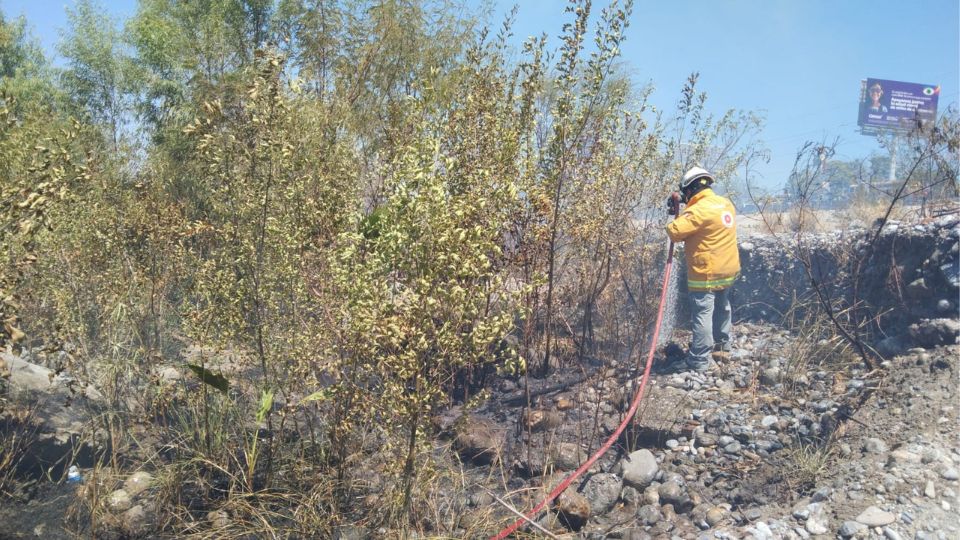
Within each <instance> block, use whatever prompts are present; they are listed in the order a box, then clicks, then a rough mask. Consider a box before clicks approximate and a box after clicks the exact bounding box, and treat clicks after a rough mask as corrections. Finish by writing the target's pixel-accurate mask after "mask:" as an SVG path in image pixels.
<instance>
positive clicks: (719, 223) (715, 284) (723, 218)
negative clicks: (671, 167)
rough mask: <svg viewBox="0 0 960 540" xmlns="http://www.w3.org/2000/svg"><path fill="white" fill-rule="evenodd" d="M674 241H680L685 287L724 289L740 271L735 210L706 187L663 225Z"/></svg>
mask: <svg viewBox="0 0 960 540" xmlns="http://www.w3.org/2000/svg"><path fill="white" fill-rule="evenodd" d="M667 234H668V235H669V236H670V239H671V240H673V241H674V242H681V241H682V242H684V251H685V257H686V260H687V288H688V289H689V290H691V291H715V290H718V289H726V288H727V287H729V286H730V285H733V282H734V281H736V279H737V276H738V275H739V274H740V252H739V251H738V250H737V210H736V209H735V208H734V207H733V204H732V203H731V202H730V201H729V200H728V199H727V198H725V197H721V196H719V195H717V194H716V193H714V192H713V190H712V189H710V188H707V189H704V190H703V191H701V192H700V193H697V194H696V195H694V196H693V198H692V199H690V202H689V203H688V204H687V207H686V208H685V209H684V210H683V212H682V213H681V214H680V215H679V216H677V219H675V220H673V221H672V222H670V223H669V224H668V225H667Z"/></svg>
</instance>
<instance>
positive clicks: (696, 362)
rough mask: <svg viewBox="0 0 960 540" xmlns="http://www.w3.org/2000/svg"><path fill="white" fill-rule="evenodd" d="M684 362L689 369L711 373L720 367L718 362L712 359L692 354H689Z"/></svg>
mask: <svg viewBox="0 0 960 540" xmlns="http://www.w3.org/2000/svg"><path fill="white" fill-rule="evenodd" d="M684 364H686V367H687V371H696V372H697V373H710V372H712V371H716V370H717V368H718V367H719V366H717V363H716V362H714V361H713V360H711V359H706V360H703V359H701V358H694V357H692V356H688V357H687V358H686V360H684Z"/></svg>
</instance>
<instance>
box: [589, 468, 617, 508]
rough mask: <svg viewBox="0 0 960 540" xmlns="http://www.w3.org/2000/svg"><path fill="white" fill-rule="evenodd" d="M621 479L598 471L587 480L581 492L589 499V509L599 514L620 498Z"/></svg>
mask: <svg viewBox="0 0 960 540" xmlns="http://www.w3.org/2000/svg"><path fill="white" fill-rule="evenodd" d="M622 487H623V481H622V480H620V477H618V476H617V475H615V474H610V473H599V474H595V475H593V476H591V477H590V479H589V480H587V483H586V485H584V486H583V490H582V491H581V493H582V494H583V496H584V497H586V498H587V500H588V501H590V511H591V512H592V513H593V515H600V514H604V513H606V512H607V510H610V508H612V507H613V505H614V504H616V502H617V500H619V499H620V489H621V488H622Z"/></svg>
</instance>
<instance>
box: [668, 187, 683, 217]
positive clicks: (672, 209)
mask: <svg viewBox="0 0 960 540" xmlns="http://www.w3.org/2000/svg"><path fill="white" fill-rule="evenodd" d="M679 213H680V194H679V193H677V192H676V191H674V192H673V193H671V194H670V197H668V198H667V214H669V215H671V216H675V215H677V214H679Z"/></svg>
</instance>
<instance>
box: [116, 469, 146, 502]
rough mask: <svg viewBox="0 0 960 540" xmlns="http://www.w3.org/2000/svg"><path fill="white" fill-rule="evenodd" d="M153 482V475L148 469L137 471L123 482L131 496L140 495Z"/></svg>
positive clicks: (124, 487) (125, 489)
mask: <svg viewBox="0 0 960 540" xmlns="http://www.w3.org/2000/svg"><path fill="white" fill-rule="evenodd" d="M152 484H153V475H152V474H150V473H148V472H146V471H137V472H135V473H133V474H131V475H130V477H129V478H127V480H126V481H125V482H124V483H123V489H124V491H126V492H127V493H129V494H130V496H131V497H136V496H137V495H140V494H141V493H143V492H144V491H145V490H147V489H148V488H149V487H150V486H151V485H152Z"/></svg>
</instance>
